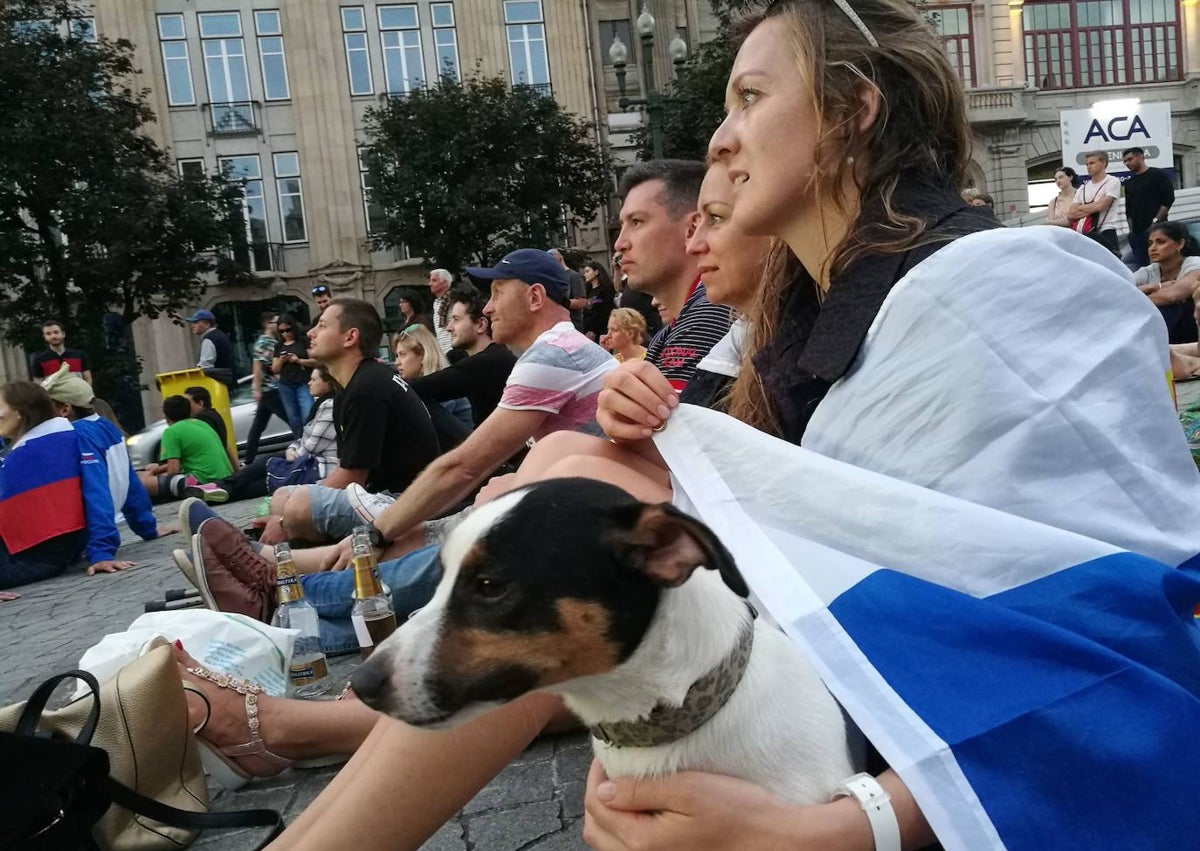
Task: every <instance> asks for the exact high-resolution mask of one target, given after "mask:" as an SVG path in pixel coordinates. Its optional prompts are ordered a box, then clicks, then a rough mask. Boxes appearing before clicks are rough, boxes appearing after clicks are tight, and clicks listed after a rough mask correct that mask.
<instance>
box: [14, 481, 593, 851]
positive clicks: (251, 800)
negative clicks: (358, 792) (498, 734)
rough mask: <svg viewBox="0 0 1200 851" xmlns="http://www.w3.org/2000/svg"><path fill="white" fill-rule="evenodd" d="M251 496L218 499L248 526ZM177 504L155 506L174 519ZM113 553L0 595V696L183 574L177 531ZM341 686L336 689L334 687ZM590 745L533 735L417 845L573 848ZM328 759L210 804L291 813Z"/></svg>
mask: <svg viewBox="0 0 1200 851" xmlns="http://www.w3.org/2000/svg"><path fill="white" fill-rule="evenodd" d="M253 507H254V504H253V503H251V502H244V503H234V504H231V505H228V506H221V507H220V509H219V511H220V513H221V514H222V515H224V516H225V517H226V518H228V519H229V520H230V521H232V522H233V523H235V524H237V525H239V526H244V525H247V524H248V522H249V520H250V517H251V515H252V512H253ZM176 509H177V504H174V505H171V504H168V505H162V506H159V507H157V508H156V510H155V513H156V514H157V515H158V517H159V522H160V523H162V524H169V525H175V523H176ZM123 535H124V542H125V543H124V546H122V548H121V551H120V553H119V557H120V558H122V559H126V560H129V561H133V562H137V567H136V568H134V569H132V570H128V571H125V572H123V573H118V574H112V575H100V576H94V577H90V578H89V577H87V576H86V575H84V574H83V572H82V570H80V569H72V570H70V571H68V572H67V573H66V574H64V575H62V576H60V577H58V578H56V579H52V580H48V581H46V582H40V583H36V584H34V585H28V586H25V587H23V588H19V589H15V590H17V591H19V593H20V594H21V599H19V600H15V601H13V602H10V603H0V645H2V646H3V647H4V653H3V654H2V655H0V705H7V704H9V703H13V702H16V701H19V700H24V699H25V698H27V697H28V696H29V694H30V693H31V692H32V691H33V690H34V689H35V688H36V687H37V686H38V685H39V684H40V683H41V682H42V681H43V680H45V679H47V678H48V677H50V676H53V675H54V674H56V673H60V672H62V671H66V670H70V669H71V668H74V667H75V666H76V664H77V663H78V661H79V657H80V656H82V655H83V652H84V651H85V650H86V649H87V648H88V647H90V646H91V645H93V644H95V643H96V642H97V641H99V640H100V638H101V637H103V636H104V635H105V634H107V633H110V632H120V631H122V630H124V629H125V628H126V627H127V626H128V625H129V623H130V622H132V621H133V619H134V618H136V617H137V616H138V615H140V614H142V612H143V608H142V606H143V604H144V603H145V602H147V601H150V600H160V599H162V596H163V593H164V592H165V591H166V590H168V589H172V588H184V587H186V586H187V581H186V580H185V579H184V578H183V577H182V575H181V574H180V573H179V571H178V570H177V569H176V567H175V564H174V562H173V561H172V559H171V550H172V549H175V548H177V547H181V546H184V542H183V539H182V537H181V536H180V535H178V534H176V535H169V536H167V537H165V538H162V539H160V540H157V541H142V540H140V539H138V538H137V537H135V536H132V535H130V533H129V532H128V530H123ZM356 661H357V657H352V656H343V657H339V658H337V659H334V660H332V664H331V670H332V673H333V674H334V676H336V677H339V678H340V679H345V678H346V677H347V676H349V674H350V672H351V671H352V670H353V667H354V665H355V663H356ZM336 691H340V688H339V689H337V690H335V693H336ZM590 761H591V748H590V746H589V745H588V742H587V737H586V736H585V735H583V734H575V735H569V736H562V737H558V738H555V739H547V740H544V741H538V742H535V743H534V744H533V745H532V746H531V747H530V748H529V749H528V750H526V751H525V753H523V754H522V755H521V757H520V758H518V759H517V760H515V761H514V762H513V764H512V765H510V766H509V767H508V768H507V769H505V771H504V772H502V773H501V774H500V775H499V776H498V777H496V779H495V780H493V781H492V783H490V784H489V785H488V786H487V787H486V788H485V789H483V790H482V791H481V792H480V793H479V794H478V795H476V797H475V798H474V799H473V800H472V801H471V802H470V803H469V804H468V805H467V806H466V807H465V808H464V809H463V810H462V812H460V813H459V814H458V815H457V816H455V818H454V819H452V820H451V821H450V822H448V823H447V824H446V825H445V826H444V827H443V828H442V829H441V830H440V831H439V832H438V833H437V834H436V835H434V836H433V838H432V839H430V841H429V842H428V843H426V845H425V846H424V848H425V849H426V851H576V849H583V848H585V847H586V846H584V844H583V842H582V840H581V838H580V834H581V830H582V824H583V822H582V816H583V786H584V780H585V778H586V776H587V769H588V765H589V763H590ZM336 772H337V769H336V768H323V769H311V770H298V769H296V770H290V771H285V772H284V773H283V774H281V775H279V776H278V777H276V778H272V779H270V780H261V781H256V782H254V783H251V784H249V785H247V786H245V787H243V788H242V789H241V790H239V791H237V792H225V791H223V790H222V789H221V788H220V787H218V786H215V785H212V786H211V790H210V791H211V794H212V799H213V800H212V809H213V810H235V809H247V808H251V807H269V808H271V809H276V810H280V811H282V812H283V813H284V818H285V820H286V821H288V822H290V821H292V820H293V819H294V818H295V817H296V816H298V815H299V814H300V813H301V812H302V811H303V810H304V808H305V807H306V806H307V805H308V804H309V803H310V802H311V801H312V800H313V799H314V798H315V797H316V796H317V795H318V794H319V793H320V791H321V790H322V789H323V788H324V787H325V785H326V784H327V783H328V782H329V781H330V780H331V779H332V778H333V776H334V774H336ZM262 836H263V834H262V831H240V832H235V831H218V832H212V833H210V834H208V835H201V837H200V838H199V839H198V840H197V842H196V843H195V845H194V846H193V847H197V848H212V849H230V851H245V850H246V849H252V848H254V847H256V846H257V845H258V843H259V842H260V841H261V839H262Z"/></svg>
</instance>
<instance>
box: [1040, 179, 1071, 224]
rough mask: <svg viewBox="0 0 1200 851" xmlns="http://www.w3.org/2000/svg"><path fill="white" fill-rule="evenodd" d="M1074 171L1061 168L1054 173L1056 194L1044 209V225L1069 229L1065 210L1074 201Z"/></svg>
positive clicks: (1069, 222) (1069, 221) (1068, 220)
mask: <svg viewBox="0 0 1200 851" xmlns="http://www.w3.org/2000/svg"><path fill="white" fill-rule="evenodd" d="M1075 176H1076V175H1075V169H1073V168H1071V167H1070V166H1069V165H1068V166H1063V167H1062V168H1060V169H1059V170H1058V171H1056V172H1054V185H1055V186H1057V187H1058V194H1057V195H1055V196H1054V197H1053V198H1052V199H1051V200H1050V206H1049V207H1047V208H1046V224H1048V225H1058V226H1059V227H1063V228H1069V227H1070V226H1071V220H1070V219H1068V218H1067V209H1068V208H1069V207H1070V206H1071V204H1072V203H1073V202H1074V201H1075Z"/></svg>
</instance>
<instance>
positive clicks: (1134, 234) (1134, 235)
mask: <svg viewBox="0 0 1200 851" xmlns="http://www.w3.org/2000/svg"><path fill="white" fill-rule="evenodd" d="M1149 241H1150V228H1146V229H1145V230H1131V231H1130V232H1129V248H1130V250H1131V251H1133V262H1134V263H1137V268H1139V269H1140V268H1142V267H1143V266H1149V265H1150V250H1149V248H1147V243H1148V242H1149Z"/></svg>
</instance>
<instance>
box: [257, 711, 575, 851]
mask: <svg viewBox="0 0 1200 851" xmlns="http://www.w3.org/2000/svg"><path fill="white" fill-rule="evenodd" d="M559 706H560V702H559V699H558V698H557V697H554V696H551V695H545V694H532V695H527V696H526V697H523V698H521V699H520V700H517V701H514V702H513V703H510V704H508V705H507V706H503V707H501V708H500V709H497V710H496V711H495V712H491V713H489V714H487V715H484V716H482V717H480V718H476V719H475V720H474V721H472V722H470V723H469V724H465V725H463V726H462V727H456V728H454V729H453V730H444V731H432V730H419V729H417V728H415V727H409V726H407V725H405V724H403V723H401V722H400V721H396V720H394V719H391V718H384V719H381V720H380V721H379V722H378V723H377V724H376V725H375V728H374V729H373V730H372V731H371V733H370V735H369V736H368V737H367V739H366V741H365V742H364V743H363V747H362V748H360V749H359V750H358V752H357V753H356V754H355V755H354V758H353V759H351V760H350V762H349V763H347V764H346V767H345V768H343V769H342V771H341V772H340V773H339V774H338V776H337V777H335V778H334V780H333V782H332V783H330V784H329V786H327V787H326V788H325V791H323V792H322V793H321V794H320V796H318V797H317V799H316V800H315V801H313V803H312V804H311V805H310V806H309V807H308V808H307V809H306V810H305V811H304V813H303V814H302V815H301V816H300V817H299V818H298V819H296V820H295V821H294V822H292V824H291V826H290V827H289V828H288V829H287V831H286V832H285V833H284V834H283V836H281V837H280V838H279V839H278V840H276V841H275V842H274V843H273V844H272V845H271V848H273V849H310V848H311V849H320V851H324V849H326V848H341V847H351V848H354V849H356V851H375V849H379V851H383V849H387V851H408V849H416V848H419V847H420V846H421V844H422V843H423V842H424V841H425V840H426V839H428V838H429V837H430V836H431V835H433V833H434V832H435V831H436V830H437V829H438V828H439V827H441V826H442V824H443V823H445V821H446V820H447V819H448V818H450V817H451V816H452V815H454V813H456V812H457V811H458V810H460V809H461V808H462V807H463V806H464V805H466V803H467V802H468V801H470V800H471V798H472V797H473V796H474V795H475V793H477V792H478V791H479V790H480V789H482V788H483V787H484V786H485V785H486V784H487V782H488V781H489V780H491V779H492V778H493V777H495V776H496V774H498V773H499V772H500V770H501V769H502V768H504V766H506V765H508V763H510V762H511V761H512V760H513V758H514V757H516V756H517V754H519V753H520V752H521V751H522V750H523V749H524V748H525V747H526V746H527V745H528V744H529V743H530V742H531V741H533V739H534V737H535V736H536V735H537V734H538V733H539V732H540V731H541V730H542V729H543V728H544V727H545V726H546V724H547V723H548V722H549V720H550V719H551V718H552V717H553V716H554V715H555V713H556V711H557V710H558V708H559ZM264 726H265V722H264Z"/></svg>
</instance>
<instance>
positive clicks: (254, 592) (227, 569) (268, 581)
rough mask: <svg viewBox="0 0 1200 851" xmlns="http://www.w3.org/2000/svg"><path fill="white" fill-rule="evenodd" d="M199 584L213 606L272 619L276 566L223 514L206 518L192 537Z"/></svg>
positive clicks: (198, 586)
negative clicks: (222, 516)
mask: <svg viewBox="0 0 1200 851" xmlns="http://www.w3.org/2000/svg"><path fill="white" fill-rule="evenodd" d="M192 566H193V569H194V570H195V573H196V587H197V588H198V589H200V596H201V597H203V598H204V603H205V605H207V606H208V607H209V608H210V609H213V610H214V611H218V612H230V613H233V614H242V615H249V616H250V617H252V618H255V619H257V620H260V621H263V622H264V623H270V620H271V615H272V614H273V613H274V610H275V568H274V566H273V565H272V564H271V563H270V562H269V561H267V559H266V558H264V557H263V556H261V555H259V554H258V553H256V552H255V551H254V548H253V547H251V546H250V542H249V541H247V540H246V536H245V535H243V534H242V533H241V532H239V531H238V530H237V529H236V528H234V527H233V526H232V525H230V524H229V523H227V522H226V521H225V520H222V519H221V518H220V517H216V518H212V519H209V520H205V521H204V522H203V523H201V524H200V529H199V530H198V531H197V532H196V536H195V537H194V538H192Z"/></svg>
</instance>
